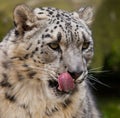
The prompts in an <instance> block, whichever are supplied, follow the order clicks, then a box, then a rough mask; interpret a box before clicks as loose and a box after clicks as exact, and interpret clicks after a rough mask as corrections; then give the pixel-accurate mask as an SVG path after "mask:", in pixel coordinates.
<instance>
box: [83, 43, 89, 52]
mask: <svg viewBox="0 0 120 118" xmlns="http://www.w3.org/2000/svg"><path fill="white" fill-rule="evenodd" d="M89 45H90V42H84V43H83V46H82V50H85V49H87V48H88V47H89Z"/></svg>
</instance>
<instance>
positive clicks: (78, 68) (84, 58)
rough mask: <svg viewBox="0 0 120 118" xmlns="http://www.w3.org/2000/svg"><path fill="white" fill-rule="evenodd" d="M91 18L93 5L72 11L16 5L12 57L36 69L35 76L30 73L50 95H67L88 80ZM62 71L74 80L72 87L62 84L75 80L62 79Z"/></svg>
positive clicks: (45, 92)
mask: <svg viewBox="0 0 120 118" xmlns="http://www.w3.org/2000/svg"><path fill="white" fill-rule="evenodd" d="M91 19H92V15H91V10H90V8H85V9H83V8H81V9H80V10H79V11H78V12H72V13H69V12H66V11H62V10H59V9H56V8H47V7H43V8H35V9H34V10H31V9H30V8H28V7H27V6H25V5H20V6H18V7H16V9H15V11H14V23H15V29H14V30H13V32H12V35H13V36H12V37H14V38H10V39H9V42H13V43H14V45H15V46H14V48H10V50H11V51H12V54H11V58H13V59H14V58H15V59H16V57H17V58H19V59H20V60H22V62H24V64H23V65H24V68H25V67H26V68H28V67H29V68H31V69H32V70H34V71H35V75H34V74H31V75H32V76H33V80H34V81H37V82H38V80H39V81H40V82H42V87H44V94H45V95H46V96H47V97H49V98H55V99H56V98H57V99H58V98H61V97H62V98H63V97H66V96H67V97H68V96H70V95H72V94H73V93H74V92H75V91H77V90H78V89H79V86H82V84H81V83H83V82H85V78H86V77H87V72H88V71H87V67H88V65H89V62H90V61H91V59H92V57H93V40H92V34H91V31H90V29H89V25H90V23H91ZM11 51H9V52H8V53H11ZM62 73H67V75H66V76H69V75H70V77H71V78H72V79H73V83H74V87H73V89H70V90H66V89H64V88H62V87H61V86H64V87H65V86H67V85H68V86H69V85H70V84H71V83H69V81H72V80H69V78H70V77H68V80H67V79H66V81H64V80H62V79H61V78H60V81H59V80H58V78H59V77H60V75H61V74H62ZM63 76H64V75H63ZM30 78H31V77H30ZM63 78H64V77H63ZM28 81H30V80H28ZM62 81H63V83H61V85H59V84H60V83H59V82H62ZM65 82H66V83H65ZM67 82H68V83H67ZM71 86H72V85H71ZM59 87H61V89H59ZM69 88H70V87H69ZM69 88H67V89H69ZM62 89H63V90H62Z"/></svg>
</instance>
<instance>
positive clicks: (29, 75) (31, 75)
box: [28, 71, 37, 79]
mask: <svg viewBox="0 0 120 118" xmlns="http://www.w3.org/2000/svg"><path fill="white" fill-rule="evenodd" d="M36 74H37V72H35V71H30V72H29V73H28V77H29V79H32V78H33V77H34V76H35V75H36Z"/></svg>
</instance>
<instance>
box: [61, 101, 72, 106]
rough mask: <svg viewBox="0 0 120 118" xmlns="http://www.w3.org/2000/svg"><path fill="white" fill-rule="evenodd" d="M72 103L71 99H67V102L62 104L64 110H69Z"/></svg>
mask: <svg viewBox="0 0 120 118" xmlns="http://www.w3.org/2000/svg"><path fill="white" fill-rule="evenodd" d="M71 103H72V101H71V100H69V99H67V100H65V101H64V103H62V106H63V108H67V107H69V105H70V104H71Z"/></svg>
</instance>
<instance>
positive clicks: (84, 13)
mask: <svg viewBox="0 0 120 118" xmlns="http://www.w3.org/2000/svg"><path fill="white" fill-rule="evenodd" d="M78 15H79V18H80V19H82V20H84V21H85V23H86V24H87V25H88V26H90V25H91V24H92V21H93V15H94V13H93V8H92V7H86V8H80V9H79V11H78Z"/></svg>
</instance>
